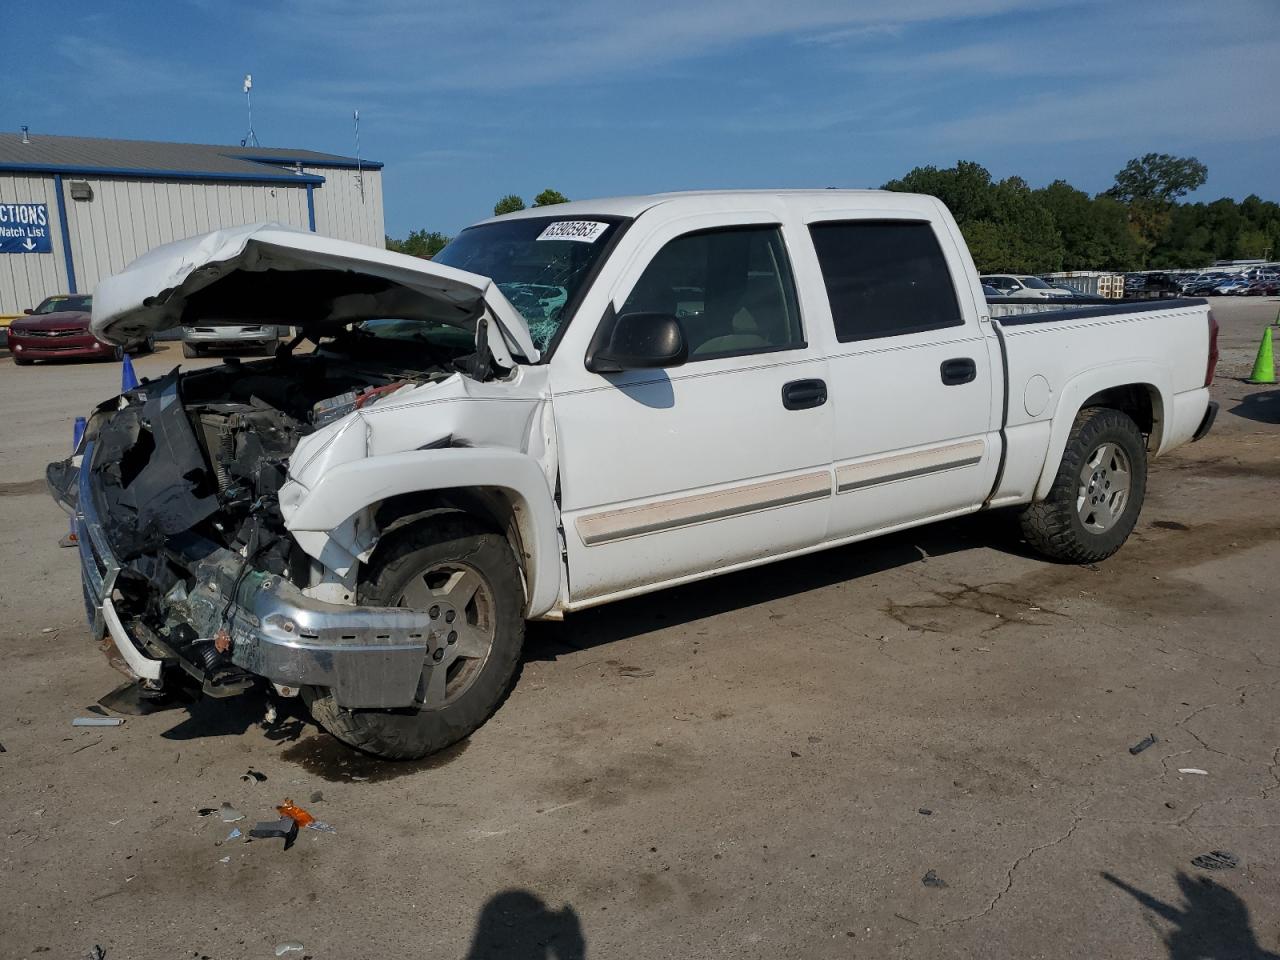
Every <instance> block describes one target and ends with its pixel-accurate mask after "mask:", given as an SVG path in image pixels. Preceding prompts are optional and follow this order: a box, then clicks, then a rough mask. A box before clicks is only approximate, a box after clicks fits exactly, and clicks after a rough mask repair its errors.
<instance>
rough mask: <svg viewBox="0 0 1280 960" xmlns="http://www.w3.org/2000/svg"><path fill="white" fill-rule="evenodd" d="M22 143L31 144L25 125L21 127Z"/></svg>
mask: <svg viewBox="0 0 1280 960" xmlns="http://www.w3.org/2000/svg"><path fill="white" fill-rule="evenodd" d="M22 142H23V143H30V142H31V138H30V137H29V136H27V125H26V124H25V123H24V124H23V125H22Z"/></svg>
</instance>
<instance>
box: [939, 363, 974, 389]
mask: <svg viewBox="0 0 1280 960" xmlns="http://www.w3.org/2000/svg"><path fill="white" fill-rule="evenodd" d="M941 372H942V382H943V383H945V384H946V385H947V386H948V387H954V386H955V385H956V384H959V383H968V382H969V381H970V380H973V379H975V378H976V377H977V376H978V365H977V364H976V363H974V362H973V361H972V360H971V359H969V358H968V357H957V358H956V359H954V360H943V361H942V371H941Z"/></svg>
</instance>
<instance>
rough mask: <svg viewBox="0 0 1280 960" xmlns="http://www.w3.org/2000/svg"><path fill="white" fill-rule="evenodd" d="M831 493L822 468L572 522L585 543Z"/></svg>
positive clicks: (715, 518) (687, 524)
mask: <svg viewBox="0 0 1280 960" xmlns="http://www.w3.org/2000/svg"><path fill="white" fill-rule="evenodd" d="M830 495H831V474H830V473H829V472H828V471H826V470H823V471H821V472H815V473H804V474H801V475H799V476H796V477H787V478H785V479H782V480H766V481H764V482H763V483H748V484H743V485H741V486H737V487H731V488H729V489H727V490H716V491H714V492H713V493H698V494H694V495H693V496H688V497H674V498H672V499H670V500H662V501H660V502H658V503H646V504H643V505H641V506H637V507H623V508H622V509H621V510H609V511H606V512H604V513H595V514H591V515H589V516H584V517H579V518H578V519H577V521H576V522H575V524H574V526H575V527H577V530H578V536H580V537H581V538H582V542H583V543H585V544H586V545H587V546H589V547H590V546H595V545H596V544H600V543H611V542H612V541H614V540H624V539H626V538H628V537H639V536H643V535H644V534H646V533H659V532H661V531H663V530H674V529H675V528H677V527H688V526H692V525H693V524H695V523H705V522H706V521H708V520H722V519H725V518H726V517H736V516H739V515H741V514H746V513H756V512H758V511H760V510H769V509H771V508H773V507H783V506H786V505H788V504H792V503H801V502H803V501H805V500H818V499H821V498H822V497H829V496H830Z"/></svg>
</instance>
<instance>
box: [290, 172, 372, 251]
mask: <svg viewBox="0 0 1280 960" xmlns="http://www.w3.org/2000/svg"><path fill="white" fill-rule="evenodd" d="M303 172H304V173H314V174H316V175H317V176H321V177H324V184H323V185H322V186H319V187H316V189H315V199H316V233H323V234H324V235H325V236H326V237H337V238H338V239H340V240H354V241H356V242H357V243H367V244H369V245H370V246H374V247H385V246H386V245H387V235H386V227H385V225H384V223H383V215H382V172H381V171H380V170H365V171H364V197H363V199H362V198H361V196H360V180H359V175H358V174H357V173H356V171H354V170H335V169H334V168H332V167H325V168H319V167H316V168H307V167H304V168H303Z"/></svg>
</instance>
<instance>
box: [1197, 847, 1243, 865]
mask: <svg viewBox="0 0 1280 960" xmlns="http://www.w3.org/2000/svg"><path fill="white" fill-rule="evenodd" d="M1239 863H1240V858H1239V857H1237V856H1236V855H1235V854H1234V853H1229V852H1228V851H1226V850H1210V851H1209V852H1208V853H1202V854H1201V855H1200V856H1198V857H1192V858H1191V864H1192V866H1196V867H1199V868H1200V869H1201V870H1233V869H1235V868H1236V867H1237V866H1238V865H1239Z"/></svg>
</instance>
